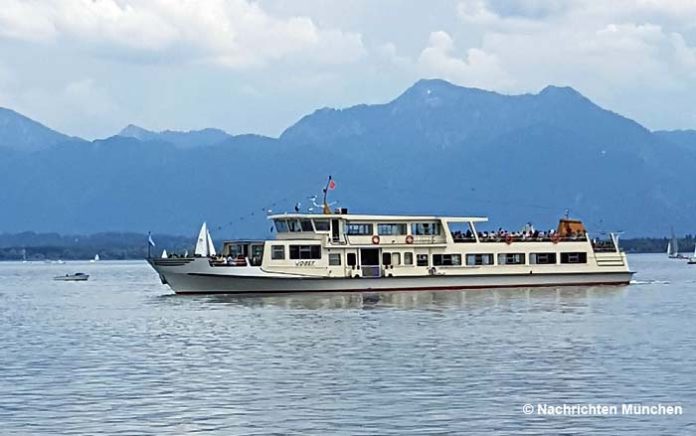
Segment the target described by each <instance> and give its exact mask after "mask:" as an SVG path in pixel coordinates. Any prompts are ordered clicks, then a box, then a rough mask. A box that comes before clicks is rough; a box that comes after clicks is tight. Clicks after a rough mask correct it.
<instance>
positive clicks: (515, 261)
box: [498, 253, 524, 265]
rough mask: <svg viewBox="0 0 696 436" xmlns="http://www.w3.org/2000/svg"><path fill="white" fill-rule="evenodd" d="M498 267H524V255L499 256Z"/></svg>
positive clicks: (507, 254)
mask: <svg viewBox="0 0 696 436" xmlns="http://www.w3.org/2000/svg"><path fill="white" fill-rule="evenodd" d="M498 265H524V253H506V254H499V255H498Z"/></svg>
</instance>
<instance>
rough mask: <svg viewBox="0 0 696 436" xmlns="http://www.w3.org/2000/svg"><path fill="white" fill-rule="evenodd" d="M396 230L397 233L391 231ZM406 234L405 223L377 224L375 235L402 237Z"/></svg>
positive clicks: (406, 227)
mask: <svg viewBox="0 0 696 436" xmlns="http://www.w3.org/2000/svg"><path fill="white" fill-rule="evenodd" d="M393 229H398V230H397V231H392V230H393ZM407 232H408V226H407V225H406V223H377V234H378V235H380V236H402V235H405V234H406V233H407Z"/></svg>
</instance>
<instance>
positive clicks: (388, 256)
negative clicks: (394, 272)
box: [382, 253, 392, 266]
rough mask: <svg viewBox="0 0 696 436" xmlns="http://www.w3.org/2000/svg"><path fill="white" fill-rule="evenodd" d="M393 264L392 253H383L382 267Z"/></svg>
mask: <svg viewBox="0 0 696 436" xmlns="http://www.w3.org/2000/svg"><path fill="white" fill-rule="evenodd" d="M391 263H392V255H391V253H382V265H384V266H389V265H391Z"/></svg>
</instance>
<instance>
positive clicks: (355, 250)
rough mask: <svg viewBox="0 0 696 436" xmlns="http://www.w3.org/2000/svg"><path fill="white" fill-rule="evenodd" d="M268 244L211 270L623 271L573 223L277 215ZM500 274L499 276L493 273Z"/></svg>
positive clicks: (227, 252)
mask: <svg viewBox="0 0 696 436" xmlns="http://www.w3.org/2000/svg"><path fill="white" fill-rule="evenodd" d="M269 219H270V220H272V221H273V224H274V228H275V230H276V238H275V239H274V240H268V241H258V240H247V241H227V242H225V244H224V246H223V249H222V253H221V255H222V257H223V259H219V260H217V261H215V260H211V265H217V266H223V265H226V266H230V265H231V266H257V267H261V268H262V269H263V270H265V271H268V272H275V273H281V274H302V275H307V276H324V277H392V276H393V277H397V276H417V275H427V274H455V273H456V274H465V273H475V272H477V271H478V272H479V273H480V272H482V269H486V268H489V267H497V266H499V267H500V268H502V270H503V271H509V272H510V273H517V274H519V273H520V272H522V271H524V272H525V273H533V272H534V271H535V270H544V269H545V268H549V267H550V266H553V265H555V266H557V267H560V268H561V269H568V270H578V269H585V268H590V267H593V268H594V267H597V266H601V265H606V266H618V265H623V264H624V263H625V256H624V255H623V254H622V253H621V252H620V251H619V248H618V240H617V239H616V237H614V236H612V238H611V240H609V241H597V240H595V241H592V240H590V238H589V237H588V234H587V231H586V230H585V227H584V225H583V224H582V222H581V221H579V220H572V219H567V218H565V219H561V220H560V221H559V224H558V227H557V228H555V229H552V230H550V231H546V232H539V231H537V230H534V228H533V227H531V225H528V226H525V228H524V229H522V230H520V231H516V232H508V231H504V230H502V229H498V230H490V231H488V230H479V229H478V227H479V226H481V229H483V228H484V227H485V224H486V222H487V221H488V219H487V218H484V217H438V216H392V215H356V214H348V213H347V211H345V210H339V211H337V212H336V213H334V214H324V215H320V214H302V213H295V214H282V215H272V216H270V217H269ZM497 272H502V271H497Z"/></svg>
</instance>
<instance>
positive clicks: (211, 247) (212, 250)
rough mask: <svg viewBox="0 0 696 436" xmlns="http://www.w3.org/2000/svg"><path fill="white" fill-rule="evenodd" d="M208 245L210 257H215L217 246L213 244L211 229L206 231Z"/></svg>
mask: <svg viewBox="0 0 696 436" xmlns="http://www.w3.org/2000/svg"><path fill="white" fill-rule="evenodd" d="M206 245H207V246H208V256H215V254H216V253H215V244H213V238H211V237H210V230H209V229H206Z"/></svg>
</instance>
